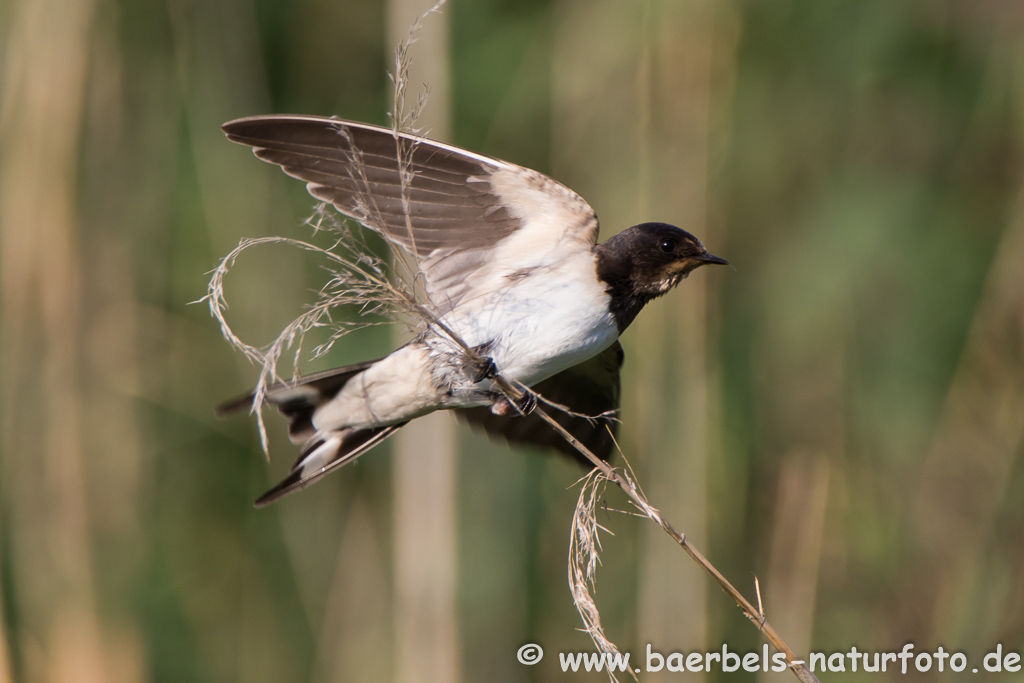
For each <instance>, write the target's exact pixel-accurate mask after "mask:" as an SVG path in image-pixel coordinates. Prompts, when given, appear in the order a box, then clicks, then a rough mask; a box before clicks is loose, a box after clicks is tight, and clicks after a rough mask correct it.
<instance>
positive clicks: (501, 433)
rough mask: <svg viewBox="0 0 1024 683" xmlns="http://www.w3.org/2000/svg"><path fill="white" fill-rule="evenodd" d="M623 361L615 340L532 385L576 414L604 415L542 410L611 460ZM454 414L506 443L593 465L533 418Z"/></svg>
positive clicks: (476, 411) (470, 411)
mask: <svg viewBox="0 0 1024 683" xmlns="http://www.w3.org/2000/svg"><path fill="white" fill-rule="evenodd" d="M622 361H623V352H622V346H621V345H620V344H619V342H615V343H614V344H612V345H611V346H609V347H608V348H607V349H605V350H604V351H602V352H601V353H599V354H598V355H596V356H594V357H593V358H591V359H589V360H586V361H584V362H582V363H580V364H579V365H575V366H573V367H571V368H569V369H568V370H563V371H562V372H560V373H558V374H557V375H555V376H553V377H550V378H548V379H546V380H544V381H543V382H540V383H538V384H537V385H536V386H535V387H533V390H534V391H536V392H537V393H538V394H540V395H541V396H543V397H544V398H545V399H547V400H549V401H552V402H555V403H560V404H562V405H564V406H566V407H568V408H570V409H572V411H573V412H575V413H578V414H580V415H586V416H591V417H592V418H593V417H594V416H598V415H606V416H605V417H602V418H596V419H587V418H585V417H578V416H576V415H570V414H568V413H566V412H563V411H560V410H556V409H553V408H546V410H547V411H548V413H549V414H550V415H551V416H552V417H554V418H555V419H556V420H557V421H558V423H559V424H561V425H562V426H563V427H565V428H566V430H568V431H569V433H570V434H572V435H573V436H574V437H576V438H577V439H579V441H580V442H581V443H582V444H583V445H584V446H586V447H587V448H588V449H590V451H591V452H593V453H594V455H596V456H597V457H599V458H601V459H602V460H607V459H609V458H610V457H611V455H612V449H613V448H614V446H615V440H614V435H615V433H616V431H617V427H618V422H617V421H616V420H615V419H612V418H611V416H610V414H612V413H614V412H615V411H617V410H618V408H619V370H620V369H621V368H622ZM455 413H456V414H457V415H458V416H459V417H460V418H462V419H464V420H466V421H467V422H469V424H470V425H471V426H473V427H482V428H483V429H485V430H486V431H487V433H488V434H489V435H491V436H494V437H499V438H503V439H505V440H506V441H508V442H509V443H513V444H529V445H531V446H540V447H544V448H554V449H555V450H558V451H560V452H562V453H565V454H566V455H569V456H572V457H574V458H576V459H577V460H579V461H580V462H582V463H583V464H584V465H587V466H588V467H589V466H590V465H591V463H590V461H589V460H587V459H586V458H584V457H583V456H582V455H581V454H580V453H579V452H578V451H577V450H576V449H575V448H574V447H573V446H572V444H570V443H569V442H568V441H566V440H565V439H563V438H562V436H561V435H560V434H558V433H557V432H555V431H554V430H553V429H552V428H551V426H550V425H549V424H547V423H546V422H544V421H543V420H542V419H541V418H539V417H538V416H536V415H525V416H519V415H495V414H493V413H492V412H491V409H490V407H488V406H484V407H482V408H465V409H461V410H456V411H455ZM609 430H611V431H610V432H609Z"/></svg>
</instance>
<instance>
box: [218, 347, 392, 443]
mask: <svg viewBox="0 0 1024 683" xmlns="http://www.w3.org/2000/svg"><path fill="white" fill-rule="evenodd" d="M378 360H380V359H379V358H378V359H375V360H370V361H364V362H362V363H356V364H354V365H346V366H345V367H343V368H335V369H333V370H326V371H324V372H317V373H315V374H312V375H305V376H300V377H295V378H294V379H291V380H289V381H287V382H280V383H278V384H272V385H270V386H269V387H267V393H266V397H267V402H268V403H270V404H272V405H274V406H276V407H277V409H278V410H279V411H281V414H282V415H284V416H285V417H287V418H288V438H289V439H291V441H292V443H305V442H308V441H309V439H311V438H312V437H313V436H314V435H315V434H316V428H315V427H313V414H314V413H315V412H316V409H317V408H319V407H320V406H321V405H322V404H323V403H325V402H327V401H329V400H331V399H332V398H334V397H335V396H336V395H337V394H338V392H339V391H341V389H342V387H344V386H345V384H347V383H348V381H349V380H350V379H352V378H353V377H355V376H356V375H358V374H359V373H360V372H362V371H363V370H365V369H367V368H368V367H370V366H371V365H373V364H374V363H376V362H377V361H378ZM255 400H256V392H255V391H250V392H249V393H247V394H245V395H244V396H239V397H237V398H233V399H231V400H230V401H226V402H224V403H223V404H221V405H220V406H218V407H217V410H216V412H217V416H218V417H227V416H228V415H232V414H234V413H237V412H239V411H241V410H248V409H251V408H252V405H253V401H255ZM303 451H305V449H303Z"/></svg>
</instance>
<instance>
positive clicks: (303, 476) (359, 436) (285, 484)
mask: <svg viewBox="0 0 1024 683" xmlns="http://www.w3.org/2000/svg"><path fill="white" fill-rule="evenodd" d="M405 424H406V423H405V422H402V423H401V424H394V425H387V426H385V427H373V428H371V429H342V430H339V431H336V432H327V433H323V434H319V435H316V436H314V437H313V438H311V439H310V440H309V441H307V442H306V445H305V446H303V448H302V452H301V453H300V454H299V459H298V460H297V461H296V462H295V465H294V466H292V469H291V472H290V473H289V474H288V476H287V477H285V478H284V479H283V480H281V482H280V483H278V484H277V485H276V486H275V487H274V488H272V489H270V490H269V491H267V492H266V493H264V494H263V495H262V496H260V497H259V498H258V499H257V500H256V502H255V506H256V507H258V508H261V507H266V506H267V505H270V504H271V503H273V502H274V501H276V500H278V499H279V498H281V497H283V496H286V495H288V494H289V493H294V492H295V491H301V490H302V489H304V488H306V487H307V486H309V485H310V484H312V483H313V482H315V481H317V480H318V479H320V477H323V476H324V475H326V474H328V473H329V472H331V471H333V470H336V469H337V468H339V467H341V466H342V465H346V464H348V463H350V462H352V461H353V460H355V459H356V458H358V457H359V456H360V455H362V454H363V453H365V452H366V451H368V450H370V449H371V448H373V447H374V446H376V445H377V444H379V443H381V442H382V441H384V440H385V439H387V438H388V437H389V436H391V435H392V434H394V433H395V432H396V431H398V429H399V428H401V427H403V426H404V425H405Z"/></svg>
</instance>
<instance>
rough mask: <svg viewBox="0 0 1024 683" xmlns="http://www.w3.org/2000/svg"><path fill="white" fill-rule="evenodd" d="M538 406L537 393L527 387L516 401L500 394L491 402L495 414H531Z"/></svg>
mask: <svg viewBox="0 0 1024 683" xmlns="http://www.w3.org/2000/svg"><path fill="white" fill-rule="evenodd" d="M536 407H537V394H535V393H533V392H532V391H530V390H529V389H527V390H526V391H524V392H523V395H522V396H520V397H519V399H517V400H516V401H515V402H512V401H509V399H507V398H506V397H504V396H499V397H498V398H496V399H495V400H494V403H492V404H491V412H492V413H494V414H495V415H513V416H514V415H529V414H530V413H532V412H533V410H534V409H535V408H536Z"/></svg>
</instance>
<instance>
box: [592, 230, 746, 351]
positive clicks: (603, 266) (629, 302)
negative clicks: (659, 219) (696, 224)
mask: <svg viewBox="0 0 1024 683" xmlns="http://www.w3.org/2000/svg"><path fill="white" fill-rule="evenodd" d="M596 251H597V276H598V278H600V279H601V280H602V281H604V282H605V283H606V284H607V285H608V292H609V294H611V296H612V306H613V312H614V313H616V320H618V321H619V329H620V331H621V330H622V329H625V327H626V325H629V323H630V322H632V321H633V318H634V317H636V314H637V313H639V311H640V309H641V308H643V306H644V304H646V303H647V302H648V301H650V300H651V299H654V298H656V297H659V296H661V295H662V294H664V293H666V292H667V291H669V290H670V289H672V288H673V287H675V286H676V285H678V284H679V283H680V282H681V281H682V280H683V279H685V278H686V276H687V275H689V274H690V273H692V272H693V271H694V270H695V269H697V268H700V267H701V266H703V265H706V264H708V263H717V264H721V265H726V264H728V261H726V260H725V259H723V258H719V257H717V256H712V255H711V254H709V253H708V250H707V249H705V248H704V245H703V244H701V243H700V240H699V239H697V238H696V237H694V236H693V235H691V234H690V233H688V232H686V231H685V230H680V229H679V228H677V227H675V226H674V225H668V224H667V223H641V224H640V225H634V226H633V227H632V228H629V229H627V230H623V231H622V232H620V233H619V234H617V235H615V236H614V237H611V238H609V239H608V240H607V241H605V242H604V243H602V244H599V245H598V246H597V248H596ZM616 307H619V308H621V311H619V312H616V311H615V310H614V309H615V308H616ZM620 313H621V316H620Z"/></svg>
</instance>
